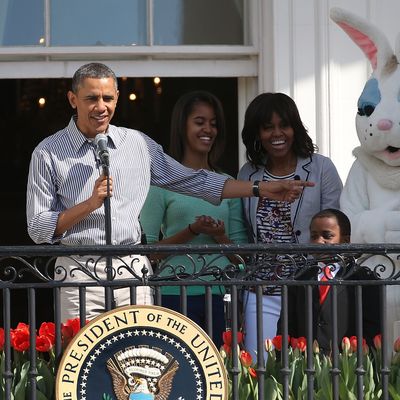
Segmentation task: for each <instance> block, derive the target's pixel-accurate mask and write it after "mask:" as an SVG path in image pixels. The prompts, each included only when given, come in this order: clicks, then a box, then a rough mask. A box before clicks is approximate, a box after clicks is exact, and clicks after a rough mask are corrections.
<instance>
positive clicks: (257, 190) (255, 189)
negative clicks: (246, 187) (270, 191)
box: [252, 181, 260, 197]
mask: <svg viewBox="0 0 400 400" xmlns="http://www.w3.org/2000/svg"><path fill="white" fill-rule="evenodd" d="M252 190H253V196H254V197H260V181H254V182H253V187H252Z"/></svg>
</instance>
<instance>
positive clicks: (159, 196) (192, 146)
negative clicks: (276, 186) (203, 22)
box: [141, 91, 247, 345]
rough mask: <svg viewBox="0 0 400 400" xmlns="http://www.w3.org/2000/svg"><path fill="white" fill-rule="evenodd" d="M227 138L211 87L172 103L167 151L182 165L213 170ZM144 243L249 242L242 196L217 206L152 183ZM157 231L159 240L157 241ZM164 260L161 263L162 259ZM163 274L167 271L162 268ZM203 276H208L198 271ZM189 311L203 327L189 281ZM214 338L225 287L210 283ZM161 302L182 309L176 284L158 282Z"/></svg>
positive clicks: (198, 263)
mask: <svg viewBox="0 0 400 400" xmlns="http://www.w3.org/2000/svg"><path fill="white" fill-rule="evenodd" d="M224 141H225V120H224V115H223V110H222V106H221V103H220V101H219V100H218V99H217V98H216V97H215V96H214V95H212V94H211V93H208V92H205V91H195V92H190V93H187V94H185V95H183V96H182V97H181V98H180V99H179V100H178V101H177V103H176V104H175V107H174V109H173V112H172V120H171V139H170V154H171V155H172V156H173V157H174V158H175V159H176V160H177V161H179V162H180V163H182V164H183V165H185V166H186V167H189V168H193V169H196V170H198V169H207V170H217V167H216V161H217V160H218V157H219V156H220V155H221V152H222V149H223V144H224ZM141 223H142V226H143V230H144V233H145V234H146V238H147V242H148V243H160V244H161V243H164V244H179V243H191V244H216V243H220V244H227V243H245V242H247V234H246V228H245V225H244V222H243V218H242V205H241V201H240V199H225V200H223V201H222V202H221V204H220V205H218V206H215V205H212V204H210V203H209V202H207V201H204V200H201V199H197V198H194V197H190V196H185V195H181V194H178V193H174V192H170V191H168V190H165V189H161V188H158V187H154V186H152V187H151V188H150V192H149V194H148V197H147V199H146V202H145V205H144V207H143V209H142V213H141ZM160 232H161V236H162V240H161V241H160V240H159V238H160ZM191 256H192V259H189V258H188V257H187V256H176V257H173V258H168V259H167V260H165V261H164V263H166V264H168V265H172V266H182V265H183V266H185V272H187V273H189V274H192V273H194V272H199V271H200V270H201V268H202V267H203V266H206V265H209V266H218V267H225V266H227V265H229V264H231V261H230V260H228V259H227V258H226V257H222V256H220V255H215V254H214V255H204V256H200V257H199V255H196V254H192V255H191ZM161 266H162V265H161ZM164 274H169V275H170V274H171V270H170V269H168V268H167V269H166V270H165V271H164ZM201 279H203V280H204V279H207V278H205V277H202V278H201ZM187 293H188V295H189V296H188V302H187V304H188V317H189V318H191V319H192V320H193V321H195V322H196V323H197V324H199V325H200V326H201V327H202V328H205V325H206V324H205V296H204V287H202V286H189V287H188V289H187ZM212 297H213V307H212V310H213V315H212V321H213V332H209V334H210V335H211V334H212V337H213V340H214V342H215V343H216V344H217V345H220V344H221V341H222V332H223V331H224V330H225V323H224V322H225V319H224V307H223V288H221V287H217V286H214V287H213V296H212ZM162 305H163V306H164V307H168V308H170V309H174V310H176V311H178V312H179V311H180V289H179V287H178V286H175V287H172V286H168V287H163V288H162Z"/></svg>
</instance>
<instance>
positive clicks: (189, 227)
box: [188, 224, 199, 236]
mask: <svg viewBox="0 0 400 400" xmlns="http://www.w3.org/2000/svg"><path fill="white" fill-rule="evenodd" d="M190 225H191V224H189V225H188V229H189V232H190V233H191V234H192V235H195V236H199V233H198V232H195V231H194V230H193V229H192V227H191V226H190Z"/></svg>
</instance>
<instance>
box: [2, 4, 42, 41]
mask: <svg viewBox="0 0 400 400" xmlns="http://www.w3.org/2000/svg"><path fill="white" fill-rule="evenodd" d="M43 7H44V6H43V0H0V45H1V46H29V45H41V44H44V8H43Z"/></svg>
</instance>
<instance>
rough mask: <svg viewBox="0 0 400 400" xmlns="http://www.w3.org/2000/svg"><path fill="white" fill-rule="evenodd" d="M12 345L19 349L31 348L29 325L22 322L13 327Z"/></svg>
mask: <svg viewBox="0 0 400 400" xmlns="http://www.w3.org/2000/svg"><path fill="white" fill-rule="evenodd" d="M10 334H11V346H12V347H13V348H14V349H15V350H17V351H21V352H22V351H25V350H28V349H29V337H30V334H29V326H28V325H26V324H24V323H22V322H20V323H19V324H18V325H17V327H16V328H15V329H11V332H10Z"/></svg>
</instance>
